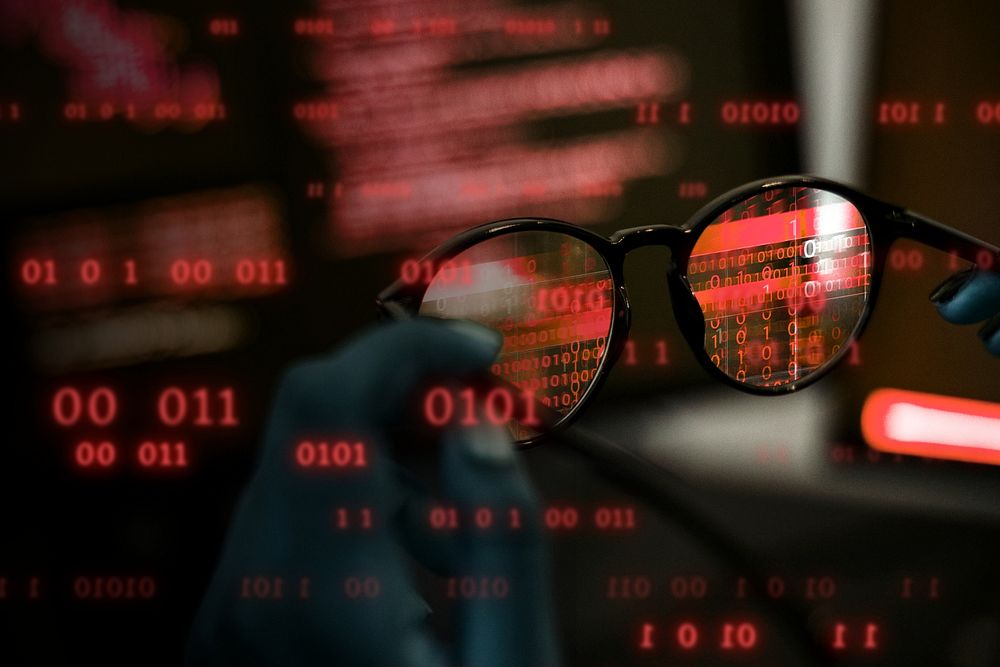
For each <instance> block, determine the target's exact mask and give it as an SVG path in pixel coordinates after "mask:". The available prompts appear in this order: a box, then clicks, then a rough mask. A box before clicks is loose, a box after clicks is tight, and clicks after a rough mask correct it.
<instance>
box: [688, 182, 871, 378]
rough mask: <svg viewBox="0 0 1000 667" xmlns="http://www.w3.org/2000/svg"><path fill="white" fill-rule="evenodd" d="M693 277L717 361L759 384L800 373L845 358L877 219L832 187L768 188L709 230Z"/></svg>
mask: <svg viewBox="0 0 1000 667" xmlns="http://www.w3.org/2000/svg"><path fill="white" fill-rule="evenodd" d="M687 276H688V280H689V282H690V284H691V289H692V291H693V292H694V295H695V298H697V300H698V303H699V305H700V306H701V310H702V312H703V313H704V315H705V351H706V353H707V354H708V356H709V358H710V359H711V360H712V362H713V363H714V364H715V365H716V366H718V367H719V368H720V369H722V370H723V372H725V373H726V374H727V375H729V376H730V377H732V378H734V379H736V380H738V381H740V382H746V383H748V384H752V385H755V386H758V387H771V386H777V385H781V384H786V383H789V382H795V381H797V380H801V379H803V378H805V377H806V376H808V375H809V374H811V373H813V372H815V371H816V370H817V369H819V368H821V367H823V366H825V365H827V364H829V363H830V362H832V361H833V360H834V359H835V358H837V357H838V356H839V354H840V353H841V351H842V350H844V348H845V347H846V345H847V344H848V343H849V342H850V340H851V338H852V336H853V334H854V331H855V329H856V328H857V326H858V324H859V323H860V322H861V319H862V315H863V314H864V310H865V305H866V303H867V301H868V291H869V286H870V284H871V253H870V246H869V240H868V228H867V226H866V225H865V222H864V219H863V218H862V217H861V213H860V212H859V211H858V209H857V208H855V206H854V205H853V204H851V203H850V202H848V201H847V200H845V199H843V198H842V197H839V196H837V195H835V194H833V193H831V192H825V191H823V190H816V189H814V188H779V189H772V190H767V191H765V192H763V193H761V194H759V195H755V196H753V197H750V198H749V199H747V200H745V201H743V202H740V203H739V204H737V205H735V206H733V207H732V208H730V209H729V210H727V211H726V212H725V213H723V214H722V215H721V216H719V217H718V218H716V219H715V220H714V221H712V223H711V224H710V225H709V226H708V227H706V228H705V229H704V230H703V231H702V233H701V236H700V237H699V238H698V242H697V243H696V244H695V247H694V251H693V252H692V254H691V259H690V263H689V265H688V271H687Z"/></svg>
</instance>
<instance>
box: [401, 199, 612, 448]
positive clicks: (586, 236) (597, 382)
mask: <svg viewBox="0 0 1000 667" xmlns="http://www.w3.org/2000/svg"><path fill="white" fill-rule="evenodd" d="M531 231H539V232H551V233H558V234H562V235H564V236H570V237H573V238H575V239H577V240H579V241H583V242H584V243H586V244H587V245H589V246H590V247H591V248H592V249H593V250H594V251H595V252H596V253H597V254H598V256H600V257H601V258H602V259H603V260H604V263H605V265H606V266H607V268H608V272H609V273H610V274H611V281H612V317H611V326H610V329H609V330H608V336H607V342H606V343H605V350H606V351H605V354H604V358H603V359H602V360H601V364H600V365H599V366H598V368H597V371H596V375H595V377H594V379H592V380H591V381H590V386H589V387H588V388H587V390H586V391H585V392H584V393H583V395H582V396H581V397H580V400H578V401H577V402H576V404H575V405H574V406H573V407H572V408H570V410H569V411H568V412H567V413H566V414H565V415H562V416H561V418H560V419H559V421H557V422H556V423H555V424H554V425H553V426H551V427H549V428H546V429H545V430H544V431H539V433H538V435H535V436H534V437H531V438H525V439H521V440H515V441H514V445H515V447H516V448H517V449H519V450H526V449H531V448H533V447H536V446H538V445H539V444H541V443H542V442H543V441H544V440H545V439H546V437H548V436H550V435H552V434H554V433H557V432H559V431H562V430H563V429H565V428H566V427H567V426H568V425H569V424H570V423H572V421H573V420H574V419H575V417H576V416H577V414H578V413H579V411H580V410H582V409H583V407H584V406H585V405H586V404H587V403H589V401H590V400H591V399H592V398H593V397H594V395H595V394H596V393H597V391H598V390H599V389H600V387H601V386H602V385H603V383H604V381H605V379H606V378H607V375H608V371H609V369H610V368H611V367H613V366H614V364H615V362H616V361H617V360H618V358H619V357H620V356H621V353H622V351H623V350H624V348H625V343H626V341H627V340H628V334H629V329H630V328H631V318H632V311H631V307H630V306H629V301H628V293H627V291H626V289H625V281H624V254H623V253H622V251H621V248H620V247H618V246H615V245H614V244H613V243H612V242H611V241H610V240H609V239H607V238H605V237H604V236H601V235H600V234H598V233H596V232H593V231H591V230H589V229H587V228H585V227H580V226H578V225H574V224H571V223H568V222H565V221H563V220H556V219H554V218H509V219H505V220H497V221H494V222H487V223H485V224H482V225H479V226H477V227H473V228H472V229H469V230H467V231H465V232H463V233H461V234H459V235H458V236H456V237H454V238H453V239H451V240H450V241H449V242H447V243H445V244H444V245H442V246H439V247H438V248H437V249H435V250H434V251H432V252H431V253H430V254H428V255H426V256H425V257H424V258H423V259H422V260H421V261H433V262H446V261H448V260H449V259H453V258H454V257H456V256H457V255H459V254H461V253H462V252H463V251H465V250H468V249H469V248H471V247H473V246H477V245H479V244H481V243H485V242H486V241H488V240H490V239H494V238H498V237H500V236H505V235H508V234H513V233H518V232H531ZM429 287H430V285H429V284H427V285H423V284H419V283H418V284H415V285H412V286H410V288H411V289H409V290H401V293H402V296H403V300H404V301H405V302H408V303H409V304H410V306H411V308H412V309H413V311H414V312H417V311H419V308H420V305H421V304H422V302H423V297H424V295H425V294H426V292H427V289H428V288H429Z"/></svg>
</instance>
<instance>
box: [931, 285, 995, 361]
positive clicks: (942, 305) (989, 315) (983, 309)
mask: <svg viewBox="0 0 1000 667" xmlns="http://www.w3.org/2000/svg"><path fill="white" fill-rule="evenodd" d="M930 299H931V301H933V302H934V304H935V305H936V306H937V309H938V312H939V313H941V317H943V318H944V319H946V320H948V321H949V322H954V323H955V324H975V323H976V322H982V321H983V320H986V323H985V324H983V326H982V327H981V328H980V329H979V337H980V338H982V340H983V343H984V344H985V345H986V349H987V350H989V351H990V353H991V354H994V355H997V356H1000V274H997V273H993V272H992V271H981V270H978V269H976V268H975V267H973V268H971V269H968V270H966V271H962V272H961V273H956V274H955V275H953V276H951V277H950V278H948V280H946V281H944V282H943V283H941V284H940V285H939V286H938V287H937V288H936V289H935V290H934V291H933V292H931V296H930Z"/></svg>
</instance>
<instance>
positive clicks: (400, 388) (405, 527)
mask: <svg viewBox="0 0 1000 667" xmlns="http://www.w3.org/2000/svg"><path fill="white" fill-rule="evenodd" d="M501 344H502V340H501V337H500V335H499V334H497V333H496V332H493V331H490V330H489V329H486V328H483V327H481V326H479V325H476V324H473V323H470V322H464V321H439V320H430V319H420V318H418V319H414V320H410V321H406V322H395V323H392V324H388V325H385V326H381V327H378V328H376V329H374V330H372V331H369V332H367V333H366V334H365V335H362V336H360V337H359V338H357V339H355V340H353V341H352V342H350V343H349V344H348V345H346V346H345V347H344V348H342V349H341V350H339V351H337V352H336V353H334V354H331V355H330V356H328V357H324V358H319V359H316V360H313V361H309V362H306V363H302V364H300V365H298V366H296V367H294V368H293V369H291V370H290V371H289V372H288V373H287V374H286V376H285V377H284V379H283V381H282V382H281V384H280V386H279V389H278V392H277V396H276V398H275V399H274V403H273V409H272V412H271V416H270V422H269V426H268V428H267V430H266V432H265V438H264V443H263V448H262V451H261V455H260V460H259V465H258V468H257V471H256V473H255V475H254V477H253V478H252V480H251V481H250V483H249V485H248V486H247V488H246V490H245V491H244V493H243V497H242V499H241V502H240V504H239V506H238V508H237V511H236V513H235V517H234V519H233V521H232V524H231V526H230V531H229V534H228V536H227V539H226V544H225V547H224V550H223V554H222V558H221V561H220V563H219V565H218V569H217V570H216V572H215V574H214V576H213V579H212V582H211V585H210V587H209V590H208V592H207V593H206V596H205V598H204V600H203V601H202V605H201V608H200V609H199V612H198V614H197V617H196V619H195V624H194V627H193V630H192V635H191V638H190V641H189V646H188V656H187V657H188V664H192V665H200V664H211V665H309V664H323V665H371V666H378V667H390V666H391V667H406V666H411V665H412V666H419V667H430V666H432V665H433V666H438V665H441V666H445V665H447V666H462V667H494V666H496V667H499V666H501V665H503V666H505V667H510V666H516V665H524V666H528V667H552V666H553V665H556V664H557V663H558V656H557V649H556V641H555V632H554V627H553V626H554V620H553V613H552V608H551V599H550V591H549V577H548V571H547V565H548V562H547V551H546V548H545V544H544V540H543V534H542V530H541V526H540V522H539V517H538V509H537V503H536V499H535V496H534V494H533V491H532V488H531V486H530V484H529V482H528V480H527V478H526V477H525V475H524V474H523V472H522V471H521V469H520V468H519V462H518V460H517V459H516V457H515V452H514V450H513V447H512V443H511V440H510V438H509V436H508V435H507V434H506V433H505V432H504V431H503V430H502V429H500V428H498V427H493V426H490V427H484V426H474V427H466V428H462V429H458V428H457V427H456V428H454V429H452V430H450V431H447V432H445V433H444V434H443V436H442V454H441V459H442V460H441V462H440V466H441V476H442V480H443V481H442V487H443V493H444V495H445V499H444V501H443V502H445V503H447V504H449V505H451V506H455V507H457V508H458V510H459V513H460V514H461V513H462V512H463V511H464V510H474V509H475V508H478V507H491V508H493V509H494V515H495V517H496V519H497V520H496V523H497V524H502V525H503V527H502V528H498V529H496V530H491V531H483V530H479V529H476V528H475V527H473V526H472V525H470V526H469V527H468V529H466V530H463V529H460V530H458V531H451V532H440V531H433V530H432V529H431V528H430V524H429V522H428V520H427V512H426V510H427V508H428V507H429V506H430V502H431V500H430V499H429V498H427V497H423V496H421V495H420V493H419V492H416V491H414V489H413V485H412V484H406V483H405V482H404V478H405V476H404V475H402V474H401V473H402V470H401V468H400V467H399V466H398V465H397V464H396V463H395V462H394V461H393V460H392V458H391V457H390V456H389V449H390V447H389V444H390V443H389V437H390V436H389V435H388V427H389V425H390V424H392V423H393V421H394V420H398V419H399V415H400V414H401V413H402V412H403V411H404V408H405V406H406V405H408V403H409V401H410V400H411V399H412V397H411V396H410V394H411V393H412V392H413V390H414V389H415V388H416V387H417V386H418V385H419V384H420V382H421V381H422V380H423V379H424V378H426V377H427V376H431V375H433V376H440V375H442V374H450V375H462V374H468V373H472V372H475V371H480V372H482V371H485V369H487V368H488V366H489V365H490V363H491V362H492V361H493V359H494V357H495V355H496V353H497V352H498V351H499V349H500V347H501ZM302 439H311V440H319V439H325V440H328V441H330V442H331V443H332V442H333V441H335V440H339V439H347V440H350V441H351V442H353V441H356V440H360V441H363V442H364V443H365V444H366V447H367V450H366V451H367V457H366V458H367V463H368V464H367V466H366V467H365V468H359V469H356V470H350V469H347V470H339V471H331V470H329V469H326V470H322V469H321V470H320V471H318V472H317V471H316V470H313V469H310V470H307V471H303V470H302V469H301V467H298V466H297V465H296V463H295V455H294V448H295V445H296V444H297V443H298V442H299V441H300V440H302ZM339 507H346V508H352V511H351V521H352V523H354V524H357V523H358V518H357V516H358V515H357V513H356V512H355V511H354V509H353V508H361V507H368V508H370V509H371V512H372V515H373V521H374V526H373V528H372V529H369V530H362V529H360V528H356V529H354V530H338V529H337V528H335V526H334V523H335V519H334V517H335V512H336V508H339ZM515 507H516V508H519V510H520V516H521V528H520V529H519V530H516V531H514V530H509V529H508V528H507V525H508V524H507V522H506V521H501V518H506V517H507V515H508V511H509V508H515ZM466 523H469V522H466ZM408 555H409V556H412V557H413V558H415V559H416V560H417V562H420V563H422V564H424V565H426V566H428V567H430V568H432V569H436V570H437V571H439V572H441V573H443V574H446V575H451V576H472V577H474V579H475V581H477V582H478V581H479V580H480V579H481V578H482V577H490V578H492V577H498V576H499V577H506V580H507V582H508V583H509V592H508V593H507V594H506V596H505V597H502V598H497V597H483V598H479V597H476V598H473V599H468V600H462V601H460V602H459V603H458V604H457V610H456V611H457V613H456V614H455V618H456V619H458V620H457V621H456V622H455V623H456V625H455V627H454V628H453V630H454V632H453V633H452V634H453V636H454V637H456V638H457V639H456V641H455V645H453V646H443V645H441V644H440V643H439V642H437V641H436V640H435V638H433V637H432V636H431V634H430V633H429V632H428V630H427V628H426V625H425V622H426V618H427V614H428V613H430V610H429V608H428V606H427V605H426V603H425V602H424V601H423V600H422V599H421V598H420V596H419V595H418V594H417V593H416V591H415V590H414V588H413V585H412V582H411V576H410V572H409V570H408V567H409V565H408V564H407V560H408ZM256 576H264V577H265V578H267V579H271V580H273V579H274V578H275V577H281V578H282V579H283V584H282V593H283V596H282V598H281V599H252V598H251V599H246V598H243V597H241V593H242V591H243V586H244V584H243V578H244V577H251V578H253V577H256ZM303 577H305V578H308V584H307V589H308V597H307V598H305V599H302V598H301V597H300V594H301V592H302V590H301V586H302V578H303ZM369 577H375V578H376V579H377V581H378V593H377V595H375V596H374V597H370V598H369V597H367V596H366V595H365V594H364V593H362V594H361V595H360V596H358V597H357V598H353V599H352V598H351V597H349V596H348V595H347V594H346V593H345V585H346V583H345V582H347V580H348V579H349V578H358V579H359V580H368V582H369V584H370V582H371V580H370V579H368V578H369ZM358 579H356V580H355V582H357V581H358ZM371 590H372V589H369V592H370V591H371ZM354 592H355V593H357V589H356V588H355V590H354Z"/></svg>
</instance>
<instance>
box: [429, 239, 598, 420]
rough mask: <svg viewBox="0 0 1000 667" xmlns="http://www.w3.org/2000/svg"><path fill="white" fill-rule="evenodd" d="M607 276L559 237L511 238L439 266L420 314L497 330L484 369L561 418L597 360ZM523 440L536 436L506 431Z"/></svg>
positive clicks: (574, 243) (579, 245)
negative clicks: (499, 341) (498, 339)
mask: <svg viewBox="0 0 1000 667" xmlns="http://www.w3.org/2000/svg"><path fill="white" fill-rule="evenodd" d="M612 289H613V284H612V278H611V272H610V271H609V270H608V267H607V264H606V263H605V261H604V259H602V258H601V256H600V255H599V254H598V253H597V251H596V250H594V249H593V248H592V247H591V246H590V245H588V244H587V243H585V242H584V241H581V240H579V239H577V238H575V237H572V236H568V235H566V234H560V233H556V232H547V231H526V232H514V233H510V234H504V235H501V236H496V237H494V238H491V239H489V240H487V241H484V242H483V243H480V244H478V245H475V246H473V247H471V248H469V249H467V250H465V251H463V252H462V253H460V254H459V255H457V256H455V257H453V258H451V259H450V260H448V261H446V262H444V263H442V264H441V266H440V267H439V268H438V270H437V273H436V275H435V276H434V279H433V280H432V281H431V283H430V285H429V286H428V289H427V292H426V294H425V295H424V300H423V303H422V304H421V306H420V314H421V315H430V316H435V317H447V318H461V319H469V320H474V321H476V322H479V323H480V324H483V325H485V326H487V327H490V328H492V329H495V330H497V331H500V332H501V333H502V334H503V337H504V343H503V348H502V349H501V351H500V354H499V355H498V357H497V360H496V362H495V363H494V364H493V367H492V370H493V372H494V373H495V374H496V375H499V376H500V377H502V378H503V379H505V380H506V381H507V382H509V383H511V384H513V385H515V386H516V387H518V388H519V389H520V390H522V391H527V392H533V393H534V395H535V397H536V399H537V400H539V401H540V402H541V403H542V404H544V405H547V406H549V407H551V408H552V409H554V410H556V411H558V412H559V413H560V414H566V413H568V412H569V411H570V410H571V409H572V408H573V407H574V406H575V405H576V404H577V403H579V401H580V400H581V399H582V398H583V396H584V394H586V393H587V390H588V388H589V387H590V386H591V384H592V383H593V382H594V379H595V377H596V375H597V371H598V368H599V367H600V365H601V363H602V362H603V360H604V352H605V347H606V344H607V338H608V334H609V332H610V331H611V320H612V312H613V310H612V309H613V307H614V303H613V301H614V299H613V292H612ZM511 427H512V430H513V432H514V437H515V438H516V439H518V440H525V439H527V438H530V437H533V436H535V435H537V434H538V431H537V430H535V429H533V428H531V427H529V426H527V425H524V424H512V425H511Z"/></svg>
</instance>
